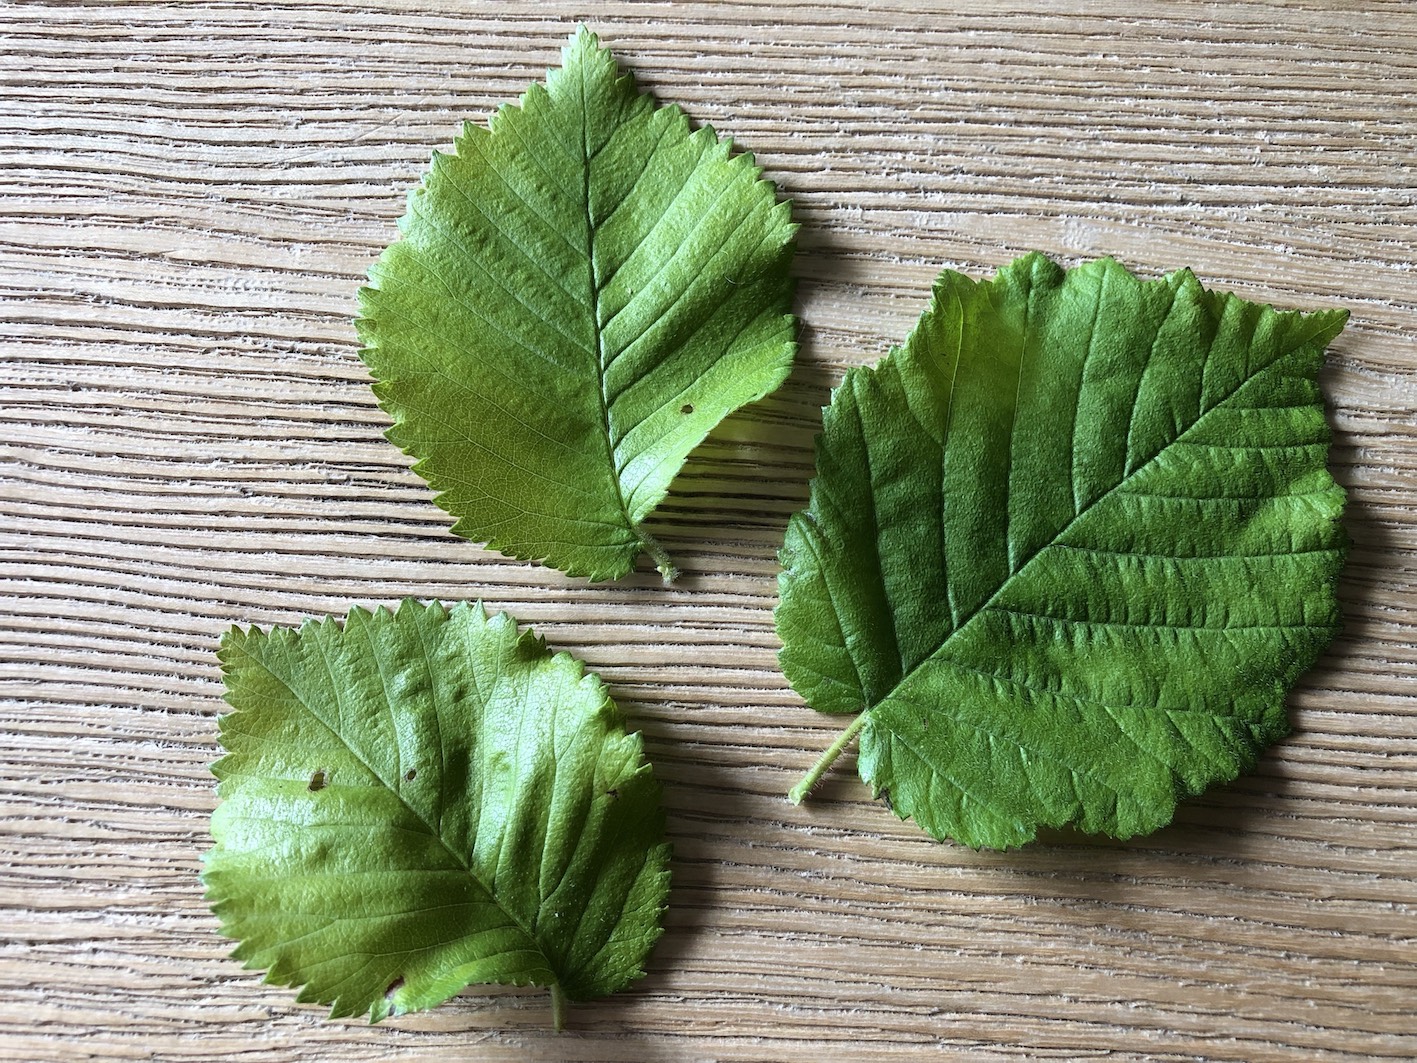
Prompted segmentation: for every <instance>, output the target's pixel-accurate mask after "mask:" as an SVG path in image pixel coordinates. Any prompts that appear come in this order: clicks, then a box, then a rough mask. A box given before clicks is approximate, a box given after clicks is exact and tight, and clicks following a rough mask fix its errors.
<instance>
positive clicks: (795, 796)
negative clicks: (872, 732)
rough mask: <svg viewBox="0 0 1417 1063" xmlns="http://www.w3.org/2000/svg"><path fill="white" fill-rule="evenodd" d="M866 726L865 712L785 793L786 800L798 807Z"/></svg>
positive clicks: (852, 722) (838, 736) (853, 721)
mask: <svg viewBox="0 0 1417 1063" xmlns="http://www.w3.org/2000/svg"><path fill="white" fill-rule="evenodd" d="M865 726H866V711H865V710H863V711H862V712H861V715H859V716H857V717H856V719H854V720H852V721H851V726H850V727H848V728H847V729H846V730H845V731H842V732H841V734H839V735H837V738H836V741H835V742H833V743H832V744H831V745H830V746H828V747H827V751H826V752H825V753H823V754H822V755H821V756H820V757H818V758H817V763H815V764H813V765H812V770H811V771H809V772H808V773H807V774H806V775H804V776H803V777H802V781H801V782H799V783H798V784H797V785H796V786H794V787H793V788H792V789H791V790H789V791H787V797H788V800H790V801H791V802H792V803H793V804H794V805H800V804H801V803H802V799H803V798H804V797H806V796H807V795H808V794H809V793H811V791H812V787H814V786H816V785H817V781H818V780H819V779H821V777H822V776H823V775H825V774H826V772H827V769H828V768H830V767H831V766H832V764H833V763H834V762H835V761H836V758H837V757H839V756H841V754H842V752H843V751H844V750H845V749H846V747H847V746H849V745H850V744H851V740H852V739H853V738H855V737H856V735H857V733H858V732H859V731H860V730H861V728H863V727H865Z"/></svg>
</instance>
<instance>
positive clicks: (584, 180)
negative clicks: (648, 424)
mask: <svg viewBox="0 0 1417 1063" xmlns="http://www.w3.org/2000/svg"><path fill="white" fill-rule="evenodd" d="M585 78H586V71H585V64H584V63H583V64H581V67H580V89H581V207H582V214H583V216H584V218H585V233H586V238H585V258H586V283H587V284H588V285H589V288H590V326H591V335H592V336H593V337H594V339H595V358H596V378H597V380H596V383H597V387H596V396H597V398H598V399H599V401H600V433H601V436H602V437H603V438H604V440H605V465H606V468H608V469H609V470H610V483H611V485H612V486H613V488H614V490H615V501H616V503H617V504H618V505H619V507H620V515H621V517H623V518H624V521H625V529H626V530H627V531H628V532H630V534H631V535H633V536H635V538H636V539H637V540H638V539H640V536H639V533H638V532H637V531H636V529H635V522H634V520H633V519H632V518H631V516H630V507H629V506H628V505H627V504H626V502H625V492H624V489H623V488H622V487H621V484H620V472H619V469H618V468H617V466H616V462H615V444H614V442H613V441H612V437H611V434H610V392H609V389H608V387H607V380H606V375H607V370H608V363H607V361H606V356H605V335H604V333H603V332H602V331H601V327H600V277H599V275H598V273H597V271H596V267H595V218H594V215H592V213H591V209H590V191H591V181H590V168H591V161H592V160H591V152H590V128H589V126H590V116H589V111H588V109H587V107H586V83H585Z"/></svg>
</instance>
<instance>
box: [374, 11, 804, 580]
mask: <svg viewBox="0 0 1417 1063" xmlns="http://www.w3.org/2000/svg"><path fill="white" fill-rule="evenodd" d="M564 54H565V65H564V67H563V68H562V69H561V70H558V71H552V72H551V74H550V76H549V77H548V79H547V83H546V85H545V86H542V85H532V86H531V88H529V89H528V90H527V92H526V95H525V96H523V97H522V99H521V103H520V106H512V105H509V106H505V107H503V108H502V109H501V110H500V111H498V112H497V114H496V115H495V116H494V117H493V119H492V121H491V124H490V130H489V129H483V128H481V127H478V126H473V125H468V126H466V127H464V129H463V133H462V136H461V137H459V138H458V140H457V142H456V151H455V154H452V155H444V154H435V155H434V157H433V165H432V169H431V171H430V172H429V174H428V175H427V177H426V178H425V179H424V181H423V183H422V184H421V185H420V186H419V187H418V188H416V189H414V191H413V192H412V194H411V195H410V196H409V201H408V214H407V215H406V216H405V217H404V218H403V220H402V221H401V222H400V228H401V229H402V230H403V239H402V240H401V241H399V242H398V243H395V244H393V245H392V246H391V247H389V248H388V249H387V250H386V251H385V252H384V254H383V256H382V257H381V258H380V259H379V261H378V263H377V264H375V266H374V267H373V269H371V270H370V278H371V286H370V287H369V288H366V289H365V290H364V291H363V292H361V303H360V306H361V318H360V320H359V321H358V327H359V334H360V338H361V339H362V340H363V342H364V343H365V345H366V346H365V349H364V350H363V351H362V352H361V357H363V359H364V360H365V362H366V363H368V365H369V368H370V370H371V371H372V372H373V374H374V376H375V377H376V378H377V383H376V384H375V392H376V394H377V395H378V398H379V401H380V403H381V405H382V406H383V407H384V409H385V410H387V411H388V412H389V414H391V415H392V416H393V418H394V421H395V423H394V426H393V427H392V428H391V429H390V431H389V433H388V434H389V438H390V439H391V440H393V441H394V442H395V443H397V444H398V445H399V446H400V447H401V448H403V449H404V450H405V451H407V452H408V453H409V454H412V455H413V456H414V457H416V458H417V459H418V461H417V463H416V464H415V465H414V469H415V471H417V472H418V473H419V475H421V476H423V477H424V478H425V479H426V480H427V481H428V482H429V484H430V485H431V486H432V487H433V488H434V490H435V491H437V492H439V493H438V495H437V499H436V500H437V502H438V504H439V505H440V506H442V507H443V508H444V509H446V510H447V511H448V512H450V513H452V514H453V515H454V516H456V517H457V518H458V519H457V523H456V524H455V525H454V526H453V530H454V531H455V532H457V533H458V534H459V535H463V536H465V537H467V538H469V539H473V540H476V541H478V542H486V543H487V544H488V545H489V546H492V547H494V548H495V549H498V550H501V551H502V552H503V553H506V554H510V555H511V556H514V557H519V558H531V559H543V558H544V559H545V560H546V562H547V563H548V564H551V565H554V566H555V567H557V568H559V569H562V570H563V571H565V572H568V573H570V574H573V575H584V576H589V577H590V578H591V579H605V578H613V577H616V576H620V575H623V574H624V573H625V572H627V571H629V569H630V568H631V566H632V565H633V564H634V560H635V557H636V555H637V554H639V553H640V552H641V551H642V550H646V549H647V550H649V552H650V553H651V555H652V556H653V557H654V559H655V561H656V562H657V563H658V565H659V567H660V571H661V572H663V573H664V576H665V578H666V579H670V578H672V577H673V568H672V566H671V565H670V562H669V560H668V558H667V557H665V555H664V552H663V551H662V550H661V549H660V548H659V547H658V545H657V544H656V543H655V542H654V540H653V539H652V538H651V537H650V536H649V535H648V534H647V533H646V532H645V531H644V529H643V527H642V522H643V521H644V519H645V517H646V516H647V515H648V514H649V513H650V511H651V510H653V509H654V507H655V506H656V505H658V504H659V501H660V500H661V499H662V498H663V497H664V494H665V492H666V491H667V490H668V487H669V483H670V480H672V479H673V477H674V475H675V473H676V472H678V470H679V468H680V466H681V465H682V464H683V462H684V459H685V458H686V457H687V455H688V453H689V451H690V450H692V449H693V448H694V447H695V446H696V445H697V444H698V443H699V442H701V441H702V440H703V438H704V437H705V436H706V435H707V434H708V432H709V431H710V429H712V428H713V426H714V425H716V424H717V423H718V422H719V421H720V420H722V419H723V417H724V416H725V415H727V414H728V413H730V412H731V411H733V410H735V409H737V408H738V407H740V406H742V405H743V404H744V403H748V402H752V401H753V400H755V399H759V398H762V397H763V396H764V395H765V394H767V393H768V392H769V391H771V390H773V389H774V388H775V387H777V386H778V384H780V383H781V382H782V381H783V379H784V378H785V377H786V375H787V372H788V369H789V368H790V365H791V361H792V355H793V352H794V350H795V347H796V345H795V342H794V339H793V337H794V332H795V327H796V326H795V321H794V319H793V318H792V316H791V315H790V314H789V313H788V308H789V304H790V301H791V295H792V286H791V282H790V280H789V279H788V277H787V267H788V264H789V261H790V258H791V254H792V248H791V243H792V236H793V233H794V232H795V230H796V227H795V226H794V225H793V224H792V223H791V221H790V220H789V212H788V205H787V204H786V203H777V202H776V199H775V196H774V191H773V187H772V186H771V185H770V184H769V183H768V182H766V181H764V180H762V179H761V171H760V170H759V169H758V168H756V167H755V166H754V165H753V160H752V157H751V156H749V155H733V154H731V151H730V149H731V144H729V143H728V142H727V141H720V140H718V139H717V138H716V137H715V135H714V132H713V130H712V129H709V128H707V127H705V128H701V129H698V130H695V131H691V130H690V128H689V123H688V121H687V120H686V119H685V117H684V115H683V113H682V112H681V111H680V110H679V109H678V108H677V107H662V108H656V107H655V106H654V103H653V101H652V100H651V99H650V98H649V97H648V96H643V95H641V94H640V93H639V92H637V91H636V89H635V86H634V83H633V82H632V81H631V79H630V78H629V77H627V76H621V75H620V74H619V73H618V71H617V69H616V66H615V61H614V60H613V59H612V58H611V56H610V54H609V53H608V52H606V51H604V50H602V49H601V48H600V47H599V46H598V44H597V42H596V39H595V37H594V36H593V35H592V34H590V33H588V32H586V31H584V30H582V31H581V32H580V33H579V34H578V35H577V36H576V37H575V38H574V39H573V41H572V42H571V44H570V45H569V46H568V47H567V48H566V50H565V53H564Z"/></svg>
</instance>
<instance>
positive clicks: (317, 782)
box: [310, 768, 325, 793]
mask: <svg viewBox="0 0 1417 1063" xmlns="http://www.w3.org/2000/svg"><path fill="white" fill-rule="evenodd" d="M324 788H325V769H324V768H321V769H320V770H319V771H317V772H315V774H314V775H312V776H310V792H311V793H314V792H315V791H316V790H323V789H324Z"/></svg>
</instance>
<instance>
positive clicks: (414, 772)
mask: <svg viewBox="0 0 1417 1063" xmlns="http://www.w3.org/2000/svg"><path fill="white" fill-rule="evenodd" d="M403 777H404V778H405V779H406V780H408V781H409V782H413V780H414V779H416V778H418V769H417V768H409V769H408V771H406V772H404V773H403Z"/></svg>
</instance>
